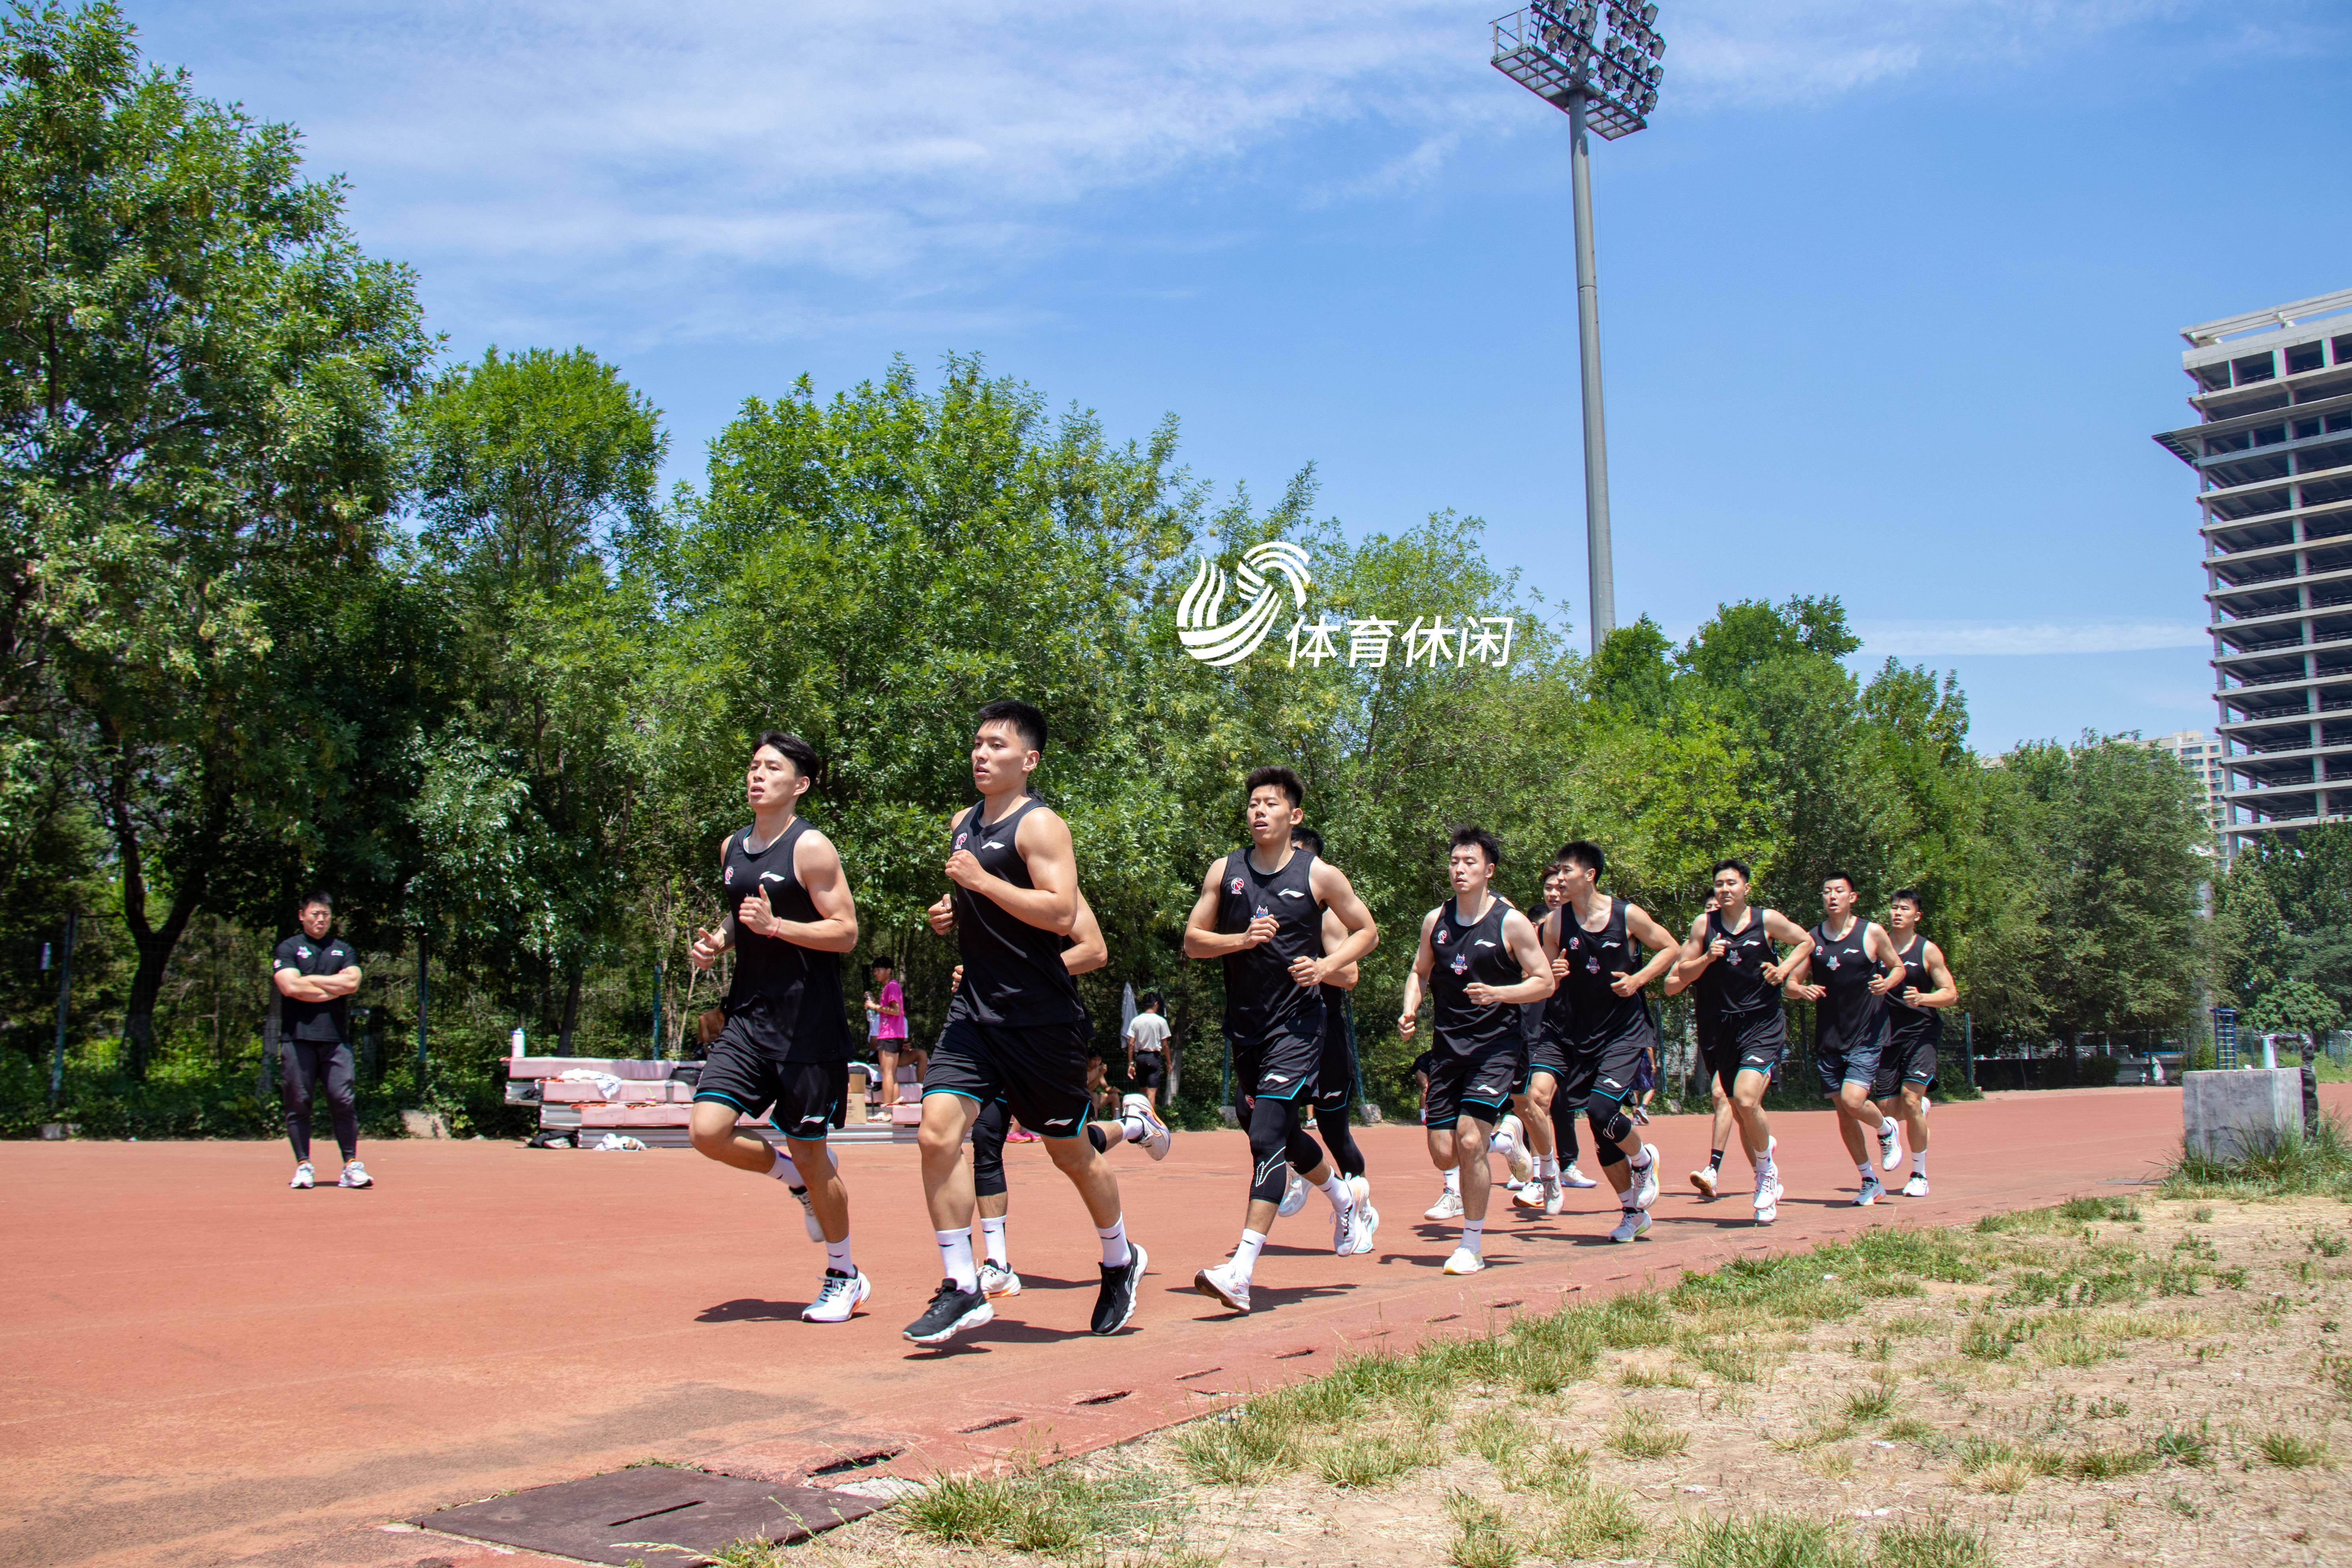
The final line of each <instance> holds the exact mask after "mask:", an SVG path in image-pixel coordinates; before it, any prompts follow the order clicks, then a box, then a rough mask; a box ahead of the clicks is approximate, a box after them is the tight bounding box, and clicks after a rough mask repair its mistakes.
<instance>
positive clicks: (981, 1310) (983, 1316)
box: [906, 1300, 996, 1345]
mask: <svg viewBox="0 0 2352 1568" xmlns="http://www.w3.org/2000/svg"><path fill="white" fill-rule="evenodd" d="M995 1317H996V1309H995V1308H993V1307H992V1306H990V1305H989V1304H988V1302H987V1301H986V1300H982V1302H981V1304H980V1305H979V1306H977V1307H974V1308H973V1309H972V1310H971V1311H969V1312H966V1313H965V1314H964V1315H963V1316H962V1317H961V1318H958V1319H957V1320H956V1321H954V1322H952V1323H950V1324H949V1325H948V1326H947V1327H946V1328H944V1329H941V1330H940V1331H939V1332H937V1333H935V1334H925V1335H923V1336H922V1337H921V1338H919V1339H918V1338H916V1336H915V1335H914V1334H912V1333H908V1335H907V1336H906V1337H907V1338H908V1339H909V1340H911V1341H913V1342H915V1343H916V1344H919V1345H943V1344H945V1343H947V1342H949V1341H950V1340H951V1339H953V1338H955V1337H956V1336H957V1335H958V1334H960V1333H961V1332H963V1331H965V1330H966V1329H976V1328H979V1327H981V1326H982V1324H984V1323H988V1322H992V1321H994V1320H995Z"/></svg>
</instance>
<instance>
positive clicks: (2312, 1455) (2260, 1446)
mask: <svg viewBox="0 0 2352 1568" xmlns="http://www.w3.org/2000/svg"><path fill="white" fill-rule="evenodd" d="M2254 1449H2255V1451H2256V1452H2257V1453H2259V1454H2261V1455H2262V1457H2263V1463H2264V1464H2269V1465H2276V1466H2277V1467H2278V1468H2280V1469H2282V1470H2305V1469H2309V1468H2311V1467H2312V1466H2314V1465H2325V1464H2326V1463H2327V1462H2328V1458H2329V1456H2328V1451H2327V1443H2326V1439H2325V1438H2318V1437H2306V1436H2304V1435H2303V1434H2302V1433H2300V1432H2265V1433H2263V1435H2262V1436H2259V1437H2257V1438H2255V1439H2254Z"/></svg>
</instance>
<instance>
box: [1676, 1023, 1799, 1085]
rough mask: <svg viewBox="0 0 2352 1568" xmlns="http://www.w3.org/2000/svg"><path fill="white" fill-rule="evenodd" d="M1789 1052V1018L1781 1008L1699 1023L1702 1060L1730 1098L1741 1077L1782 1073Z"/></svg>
mask: <svg viewBox="0 0 2352 1568" xmlns="http://www.w3.org/2000/svg"><path fill="white" fill-rule="evenodd" d="M1788 1049H1789V1024H1788V1018H1787V1016H1786V1015H1784V1014H1783V1013H1782V1012H1781V1011H1780V1008H1778V1007H1767V1008H1760V1009H1759V1010H1758V1011H1756V1012H1753V1013H1728V1014H1726V1015H1724V1016H1721V1017H1716V1018H1707V1017H1702V1018H1700V1019H1699V1021H1698V1051H1699V1060H1700V1061H1702V1062H1704V1063H1705V1064H1706V1070H1707V1071H1708V1072H1710V1073H1712V1074H1714V1075H1715V1080H1716V1081H1717V1083H1719V1084H1721V1085H1723V1092H1724V1093H1726V1094H1729V1093H1730V1092H1731V1086H1732V1084H1733V1083H1734V1082H1735V1081H1737V1079H1738V1077H1739V1075H1740V1074H1741V1073H1744V1072H1760V1073H1762V1074H1763V1075H1764V1076H1765V1077H1766V1078H1768V1079H1769V1078H1770V1077H1771V1076H1772V1075H1773V1074H1774V1073H1776V1072H1778V1071H1779V1070H1780V1058H1781V1057H1782V1056H1783V1055H1785V1054H1786V1053H1787V1051H1788Z"/></svg>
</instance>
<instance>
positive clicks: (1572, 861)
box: [1551, 838, 1609, 877]
mask: <svg viewBox="0 0 2352 1568" xmlns="http://www.w3.org/2000/svg"><path fill="white" fill-rule="evenodd" d="M1551 863H1552V864H1553V865H1555V866H1559V867H1569V866H1581V867H1583V868H1585V869H1586V870H1588V871H1591V873H1592V874H1593V875H1594V876H1596V877H1598V876H1599V875H1601V872H1603V871H1606V870H1607V869H1609V857H1607V856H1606V855H1603V854H1602V853H1601V846H1600V845H1598V844H1595V843H1593V842H1592V840H1591V839H1589V838H1571V839H1570V840H1569V841H1568V842H1567V843H1565V844H1563V845H1561V846H1560V847H1559V854H1557V855H1555V856H1553V857H1552V858H1551Z"/></svg>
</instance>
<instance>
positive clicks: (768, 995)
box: [719, 816, 849, 1062]
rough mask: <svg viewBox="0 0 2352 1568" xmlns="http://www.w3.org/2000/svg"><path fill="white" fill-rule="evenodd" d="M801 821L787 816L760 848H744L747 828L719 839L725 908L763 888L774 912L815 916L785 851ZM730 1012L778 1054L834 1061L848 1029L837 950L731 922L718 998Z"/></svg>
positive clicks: (843, 1053)
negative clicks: (729, 953) (728, 977)
mask: <svg viewBox="0 0 2352 1568" xmlns="http://www.w3.org/2000/svg"><path fill="white" fill-rule="evenodd" d="M808 830H809V826H808V823H807V822H806V821H804V820H803V819H802V818H800V817H798V816H795V817H793V823H792V826H790V827H787V828H785V829H784V831H783V833H782V836H780V837H778V838H777V839H776V841H775V842H774V843H772V844H771V845H769V846H768V847H766V848H764V849H761V850H759V851H757V852H756V853H755V852H754V851H753V850H752V848H751V832H752V830H751V828H748V827H747V828H745V829H744V830H743V831H742V832H740V833H738V834H736V835H735V836H734V837H730V839H728V840H727V858H726V860H725V863H724V865H723V867H722V868H721V870H720V872H719V879H720V881H721V882H722V883H723V884H724V885H725V887H726V889H727V890H726V895H725V896H726V900H727V910H728V912H729V913H730V914H732V913H734V911H735V907H736V905H738V904H740V903H741V902H742V900H745V899H748V898H751V896H752V895H753V894H754V893H755V892H757V891H758V890H759V889H761V888H765V889H767V890H768V903H769V906H770V907H771V908H772V909H773V910H775V911H776V914H777V917H778V918H779V919H782V920H788V921H815V920H816V919H818V918H819V917H818V915H817V911H816V902H815V900H813V899H811V898H810V897H809V895H808V889H806V888H803V887H802V886H801V879H800V877H799V874H798V873H796V872H795V871H794V870H793V851H794V849H795V848H797V847H798V846H799V844H800V841H801V835H802V834H803V833H806V832H807V831H808ZM723 1006H724V1010H725V1012H726V1014H727V1016H729V1017H730V1018H741V1019H743V1020H744V1021H745V1023H746V1024H748V1025H749V1026H751V1037H752V1039H753V1040H754V1041H755V1042H756V1043H757V1044H758V1045H759V1047H760V1048H761V1050H762V1051H763V1052H765V1053H766V1054H768V1055H770V1056H772V1057H773V1058H776V1059H778V1060H782V1061H790V1062H837V1061H845V1060H847V1059H848V1058H849V1029H848V1026H847V1025H846V1023H845V1022H844V1019H843V1015H842V1005H841V954H839V953H837V952H818V951H817V950H816V949H814V948H811V947H803V946H801V945H800V944H799V943H797V942H786V941H785V940H784V939H783V938H782V937H780V936H761V935H760V934H759V933H758V932H756V931H746V930H745V929H744V928H743V926H742V923H741V921H740V920H739V921H737V923H736V926H735V978H734V981H733V983H732V984H730V985H729V986H728V987H727V1000H726V1002H725V1004H724V1005H723Z"/></svg>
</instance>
